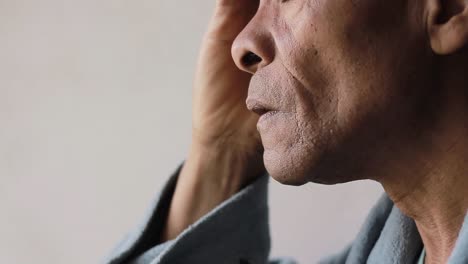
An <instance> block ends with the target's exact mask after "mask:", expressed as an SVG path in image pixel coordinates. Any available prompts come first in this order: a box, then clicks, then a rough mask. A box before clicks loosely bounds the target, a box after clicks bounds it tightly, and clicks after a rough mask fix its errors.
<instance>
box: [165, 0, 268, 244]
mask: <svg viewBox="0 0 468 264" xmlns="http://www.w3.org/2000/svg"><path fill="white" fill-rule="evenodd" d="M258 4H259V1H258V0H218V1H217V2H216V8H215V12H214V16H213V18H212V19H211V22H210V25H209V28H208V32H207V33H206V35H205V37H204V40H203V44H202V48H201V51H200V57H199V60H198V65H197V70H196V75H195V82H194V92H193V131H192V132H193V134H192V146H191V149H190V153H189V155H188V157H187V160H186V161H185V163H184V166H183V168H182V170H181V172H180V174H179V178H178V180H177V185H176V189H175V191H174V195H173V197H172V201H171V206H170V208H169V213H168V218H167V221H166V226H165V228H164V231H163V234H162V237H161V242H162V241H167V240H169V239H173V238H175V237H177V236H178V235H179V234H180V233H181V232H182V231H183V230H185V229H186V228H187V227H188V226H189V225H190V224H193V223H194V222H196V221H197V220H198V219H200V217H202V216H203V215H205V214H207V213H208V212H210V211H211V210H212V209H213V208H215V207H216V206H217V205H219V204H220V203H222V202H223V201H225V200H226V199H228V198H229V197H230V196H232V195H233V194H235V193H236V192H238V191H239V190H240V189H241V188H242V186H244V185H246V184H248V183H249V182H250V181H252V180H253V179H255V178H256V177H258V176H259V175H261V173H262V172H264V171H265V167H264V165H263V159H262V155H263V148H262V144H261V140H260V136H259V134H258V132H257V129H256V123H257V121H258V116H257V115H256V114H254V113H251V112H249V111H248V109H247V107H246V105H245V100H246V98H247V91H248V86H249V82H250V77H251V76H250V74H248V73H245V72H242V71H241V70H239V69H238V68H237V67H236V65H235V63H234V60H233V58H232V56H231V46H232V43H233V41H234V39H235V38H236V36H237V35H238V34H239V33H240V32H241V31H242V29H243V28H244V27H245V26H246V25H247V23H248V22H249V21H250V19H251V18H252V17H253V15H254V14H255V12H256V10H257V8H258Z"/></svg>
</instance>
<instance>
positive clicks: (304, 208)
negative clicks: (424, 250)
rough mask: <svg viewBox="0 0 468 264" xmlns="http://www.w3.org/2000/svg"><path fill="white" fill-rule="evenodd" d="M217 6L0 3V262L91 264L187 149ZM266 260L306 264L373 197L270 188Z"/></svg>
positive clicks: (111, 0) (343, 239) (166, 0)
mask: <svg viewBox="0 0 468 264" xmlns="http://www.w3.org/2000/svg"><path fill="white" fill-rule="evenodd" d="M213 3H214V0H212V1H204V2H201V1H182V0H153V1H149V0H132V1H129V0H126V1H124V0H41V1H37V0H0V181H1V184H0V209H1V211H0V263H15V264H17V263H77V264H78V263H80V264H81V263H96V262H98V261H99V260H100V258H101V257H102V256H103V255H105V254H106V253H107V252H108V250H109V249H110V248H111V247H112V246H113V244H115V243H116V242H117V241H118V240H119V239H120V238H121V237H122V235H123V234H124V233H125V232H126V231H127V230H129V229H130V228H131V227H132V226H133V225H134V224H135V223H136V222H137V221H138V219H139V218H140V217H141V215H142V213H143V211H144V210H145V208H146V206H147V205H148V203H149V201H150V200H151V198H152V197H153V196H154V194H155V193H156V192H157V190H159V189H160V188H161V186H162V184H163V183H164V181H165V179H166V178H167V176H168V175H169V173H170V172H172V170H173V169H174V168H175V167H176V166H177V165H178V164H179V162H180V161H181V160H182V159H183V158H184V156H185V153H186V152H187V149H188V145H189V138H190V102H191V100H190V97H191V83H192V75H193V71H194V65H195V59H196V54H197V50H198V48H199V42H200V38H201V36H202V34H203V31H204V27H205V25H206V22H207V20H208V18H209V14H210V12H211V9H212V6H213ZM271 182H272V184H271V185H270V186H271V192H270V193H271V196H270V208H271V227H272V238H273V248H272V255H273V256H285V255H287V256H294V257H296V258H297V259H298V260H299V261H300V262H301V263H315V262H316V261H317V259H318V258H319V257H320V256H324V255H327V254H329V253H333V252H336V251H337V250H340V249H341V248H343V247H344V246H345V245H346V243H348V242H349V241H351V239H352V238H353V236H354V235H355V234H356V232H357V229H358V228H359V226H360V224H361V223H362V221H363V218H364V217H365V215H366V214H367V211H368V210H369V208H370V207H371V205H373V204H374V202H375V200H376V199H377V197H378V196H379V195H380V193H381V192H382V190H381V188H380V186H379V185H378V184H376V183H371V182H360V183H352V184H345V185H340V186H332V187H330V186H329V187H326V186H318V185H307V186H304V187H300V188H297V187H286V186H281V185H279V184H277V183H275V182H273V181H271Z"/></svg>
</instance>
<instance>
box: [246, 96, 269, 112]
mask: <svg viewBox="0 0 468 264" xmlns="http://www.w3.org/2000/svg"><path fill="white" fill-rule="evenodd" d="M245 104H246V105H247V109H249V110H250V111H252V112H254V113H256V114H257V115H259V116H261V115H263V114H266V113H268V112H270V111H273V109H272V108H271V107H269V106H268V105H266V104H265V103H263V102H261V101H260V100H257V99H254V98H247V100H246V101H245Z"/></svg>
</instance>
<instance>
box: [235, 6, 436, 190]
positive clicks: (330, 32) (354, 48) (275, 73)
mask: <svg viewBox="0 0 468 264" xmlns="http://www.w3.org/2000/svg"><path fill="white" fill-rule="evenodd" d="M422 3H423V1H404V0H395V1H387V0H361V1H349V0H330V1H318V0H290V1H269V0H264V1H260V6H259V9H258V11H257V13H256V14H255V16H254V17H253V18H252V20H251V21H250V23H249V24H248V25H247V26H246V27H245V28H244V30H243V31H242V32H241V33H240V34H239V35H238V37H237V39H236V40H235V42H234V44H233V47H232V55H233V58H234V60H235V62H236V64H237V66H238V67H239V68H241V69H242V70H244V71H247V72H250V73H251V74H253V77H252V80H251V83H250V87H249V94H248V98H247V106H248V108H249V109H250V110H253V111H255V110H257V112H258V108H266V109H267V110H273V111H272V112H270V113H268V114H266V115H265V116H268V117H267V118H263V120H262V119H261V120H260V122H259V123H258V126H257V128H258V130H259V132H260V135H261V139H262V143H263V146H264V149H265V152H264V163H265V166H266V169H267V170H268V172H269V173H270V175H271V176H272V177H273V178H275V179H276V180H277V181H279V182H281V183H285V184H291V185H301V184H304V183H307V182H317V183H324V184H336V183H342V182H347V181H352V180H358V179H377V180H378V179H379V178H380V177H384V174H385V173H386V171H390V169H389V165H388V164H389V162H388V161H389V160H392V161H393V160H395V159H397V158H398V157H404V156H407V155H410V153H409V152H405V151H406V148H405V147H403V146H407V145H410V144H411V145H413V146H414V145H418V144H424V142H425V140H427V137H426V133H428V132H427V131H431V126H432V125H433V122H432V120H433V119H434V118H436V116H437V109H438V107H439V105H440V104H442V102H440V100H439V98H440V91H439V90H438V89H437V85H436V84H437V81H438V80H437V78H436V77H435V76H436V75H434V74H433V72H434V70H435V69H436V67H435V62H436V60H437V58H436V56H435V55H434V54H433V52H432V50H431V48H430V45H429V43H428V41H427V31H426V21H425V17H424V5H423V4H422ZM249 52H251V53H254V54H256V55H257V56H258V57H259V58H260V59H261V61H259V62H258V63H249V62H248V61H247V62H246V61H245V56H246V54H248V53H249ZM264 110H265V109H263V110H260V111H264ZM383 164H386V171H381V170H380V168H381V167H383ZM400 164H401V163H400Z"/></svg>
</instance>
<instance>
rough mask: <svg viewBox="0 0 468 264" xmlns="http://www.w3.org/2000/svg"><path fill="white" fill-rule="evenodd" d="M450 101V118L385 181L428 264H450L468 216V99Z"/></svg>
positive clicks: (443, 121)
mask: <svg viewBox="0 0 468 264" xmlns="http://www.w3.org/2000/svg"><path fill="white" fill-rule="evenodd" d="M451 99H453V100H455V101H453V100H451V101H450V102H451V103H450V104H445V105H446V107H444V108H450V109H444V110H445V111H444V113H447V114H441V115H440V118H438V121H437V126H436V128H435V129H434V130H433V131H431V133H430V135H428V136H427V137H426V138H425V139H423V140H421V142H424V143H415V144H420V146H415V148H414V149H416V150H415V151H414V152H412V153H411V154H410V155H409V157H411V158H409V159H407V160H408V162H405V163H403V164H404V166H400V168H399V169H398V170H397V171H396V172H397V173H395V171H393V172H392V173H393V175H394V176H391V175H388V176H389V177H385V179H382V180H381V183H382V185H383V187H384V189H385V191H386V192H387V194H388V195H389V197H390V198H391V199H392V200H393V202H394V203H395V205H396V206H397V207H398V208H399V209H400V210H401V211H402V212H403V213H404V214H406V215H407V216H409V217H411V218H412V219H414V221H415V222H416V226H417V228H418V231H419V233H420V235H421V238H422V240H423V243H424V247H425V250H426V262H425V263H447V261H448V259H449V257H450V255H451V253H452V251H453V249H454V246H455V243H456V241H457V238H458V234H459V232H460V229H461V226H462V224H463V221H464V218H465V216H466V213H467V210H468V194H467V190H468V165H467V164H468V137H467V135H468V111H467V107H468V104H467V102H466V95H465V96H462V97H460V96H456V98H451ZM454 102H456V103H454ZM444 115H445V116H444ZM428 134H429V133H428ZM402 179H404V180H403V181H402Z"/></svg>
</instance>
